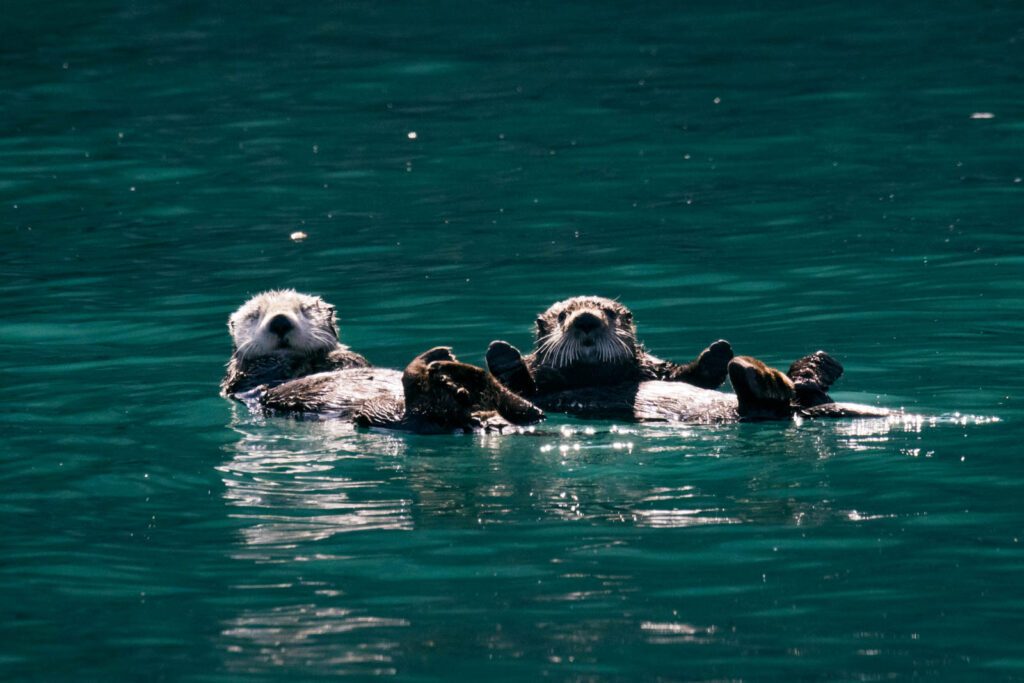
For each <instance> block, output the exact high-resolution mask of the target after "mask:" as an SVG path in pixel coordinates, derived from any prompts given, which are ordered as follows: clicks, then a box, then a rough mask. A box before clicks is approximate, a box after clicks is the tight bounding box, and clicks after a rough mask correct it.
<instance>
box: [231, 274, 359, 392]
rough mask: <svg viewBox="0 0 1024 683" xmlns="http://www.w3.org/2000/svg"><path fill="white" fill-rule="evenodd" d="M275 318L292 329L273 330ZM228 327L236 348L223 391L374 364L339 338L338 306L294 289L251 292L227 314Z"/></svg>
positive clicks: (233, 349) (241, 389)
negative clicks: (228, 316) (336, 310)
mask: <svg viewBox="0 0 1024 683" xmlns="http://www.w3.org/2000/svg"><path fill="white" fill-rule="evenodd" d="M275 318H283V319H285V320H287V321H288V324H290V325H291V329H289V330H288V331H287V332H286V333H284V334H277V333H275V332H274V331H273V330H272V329H271V326H272V324H273V322H274V320H275ZM228 330H229V332H230V333H231V340H232V353H231V359H230V360H229V361H228V364H227V371H226V373H225V375H224V379H223V380H221V384H220V391H221V395H222V396H234V395H236V394H241V393H244V392H247V391H250V390H252V389H255V388H256V387H258V386H260V385H273V384H279V383H281V382H286V381H288V380H291V379H295V378H298V377H304V376H307V375H311V374H314V373H318V372H325V371H330V370H338V369H343V368H358V367H368V366H369V365H370V363H369V361H367V360H366V359H365V358H364V357H363V356H361V355H359V354H358V353H355V352H354V351H351V350H349V348H348V347H347V346H345V345H344V344H342V343H340V342H339V341H338V322H337V317H336V314H335V309H334V306H331V305H330V304H328V303H327V302H325V301H324V300H323V299H321V298H320V297H317V296H311V295H308V294H301V293H299V292H296V291H295V290H293V289H281V290H271V291H267V292H263V293H262V294H257V295H256V296H254V297H252V298H251V299H249V300H248V301H246V302H245V303H244V304H242V306H241V307H239V309H238V310H237V311H235V312H234V313H233V314H232V315H231V317H230V318H229V319H228Z"/></svg>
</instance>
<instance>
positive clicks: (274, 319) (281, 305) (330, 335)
mask: <svg viewBox="0 0 1024 683" xmlns="http://www.w3.org/2000/svg"><path fill="white" fill-rule="evenodd" d="M228 330H229V331H230V332H231V339H232V341H233V342H234V352H235V355H236V356H237V357H239V358H241V359H243V360H248V359H252V358H258V357H260V356H267V355H271V354H298V355H309V354H313V353H317V352H320V351H325V352H327V351H331V350H332V349H334V347H336V346H337V345H338V323H337V318H336V317H335V314H334V306H331V305H330V304H328V303H327V302H326V301H324V300H323V299H321V298H320V297H318V296H310V295H308V294H300V293H298V292H296V291H295V290H294V289H280V290H273V291H269V292H263V293H262V294H257V295H256V296H254V297H253V298H251V299H249V300H248V301H246V302H245V303H244V304H242V306H241V308H239V309H238V310H237V311H235V312H234V313H233V314H232V315H231V317H230V318H229V319H228Z"/></svg>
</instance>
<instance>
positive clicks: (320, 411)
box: [238, 368, 403, 418]
mask: <svg viewBox="0 0 1024 683" xmlns="http://www.w3.org/2000/svg"><path fill="white" fill-rule="evenodd" d="M238 398H240V399H242V400H243V401H244V402H245V403H246V404H247V405H248V406H249V408H250V409H251V410H253V411H255V412H262V413H270V414H290V415H310V416H312V415H315V416H318V417H325V418H336V417H351V416H352V415H354V414H355V413H356V412H357V411H359V409H360V408H362V407H363V405H364V404H365V403H366V402H367V401H370V400H376V399H390V400H393V401H396V402H398V403H401V402H402V401H403V393H402V373H401V372H399V371H398V370H389V369H386V368H349V369H346V370H335V371H333V372H321V373H318V374H315V375H309V376H307V377H301V378H299V379H294V380H291V381H290V382H285V383H283V384H278V385H276V386H273V387H259V388H257V389H255V390H254V391H251V392H249V393H247V394H243V395H240V396H238Z"/></svg>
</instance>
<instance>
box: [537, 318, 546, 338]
mask: <svg viewBox="0 0 1024 683" xmlns="http://www.w3.org/2000/svg"><path fill="white" fill-rule="evenodd" d="M537 331H538V332H540V333H541V334H547V333H548V324H547V322H546V321H545V320H544V317H543V316H537Z"/></svg>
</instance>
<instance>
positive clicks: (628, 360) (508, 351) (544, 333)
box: [487, 296, 733, 395]
mask: <svg viewBox="0 0 1024 683" xmlns="http://www.w3.org/2000/svg"><path fill="white" fill-rule="evenodd" d="M536 325H537V328H536V333H535V341H534V350H533V353H531V354H530V355H528V356H526V357H525V358H524V359H523V360H524V362H525V370H526V372H523V369H524V368H523V367H521V366H520V364H519V362H518V359H519V358H520V356H521V354H520V353H519V351H518V350H517V349H515V347H512V346H511V345H510V344H508V343H506V342H493V343H492V344H491V347H490V348H489V349H488V351H487V364H488V367H489V368H490V370H491V372H492V373H494V374H495V376H497V377H498V378H499V379H500V380H501V381H502V383H503V384H505V385H506V386H508V387H510V388H512V389H513V390H514V391H516V392H517V393H520V394H523V395H530V394H532V393H534V392H539V393H550V392H555V391H563V390H567V389H579V388H584V387H593V386H606V385H612V384H621V383H623V382H641V381H644V380H664V381H668V382H686V383H687V384H692V385H694V386H697V387H701V388H704V389H714V388H717V387H719V386H721V384H722V382H724V381H725V378H726V375H727V372H728V370H727V368H728V364H729V361H730V360H731V359H732V357H733V353H732V347H731V346H730V345H729V342H727V341H725V340H722V339H720V340H718V341H716V342H715V343H713V344H711V346H709V347H708V348H706V349H704V351H702V352H701V353H700V355H698V356H697V358H696V359H694V360H693V361H691V362H689V363H685V364H677V363H672V362H670V361H665V360H661V359H660V358H657V357H655V356H653V355H652V354H650V353H649V352H648V351H647V349H646V348H644V346H643V344H642V343H641V342H640V341H639V340H638V339H637V332H636V323H635V322H634V321H633V313H632V311H630V310H629V309H628V308H626V307H625V306H624V305H622V304H620V303H619V302H618V301H613V300H611V299H605V298H603V297H597V296H577V297H573V298H571V299H566V300H564V301H559V302H557V303H555V304H553V305H551V307H549V308H548V309H547V310H546V311H544V312H543V313H541V314H540V315H539V316H538V317H537V322H536Z"/></svg>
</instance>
